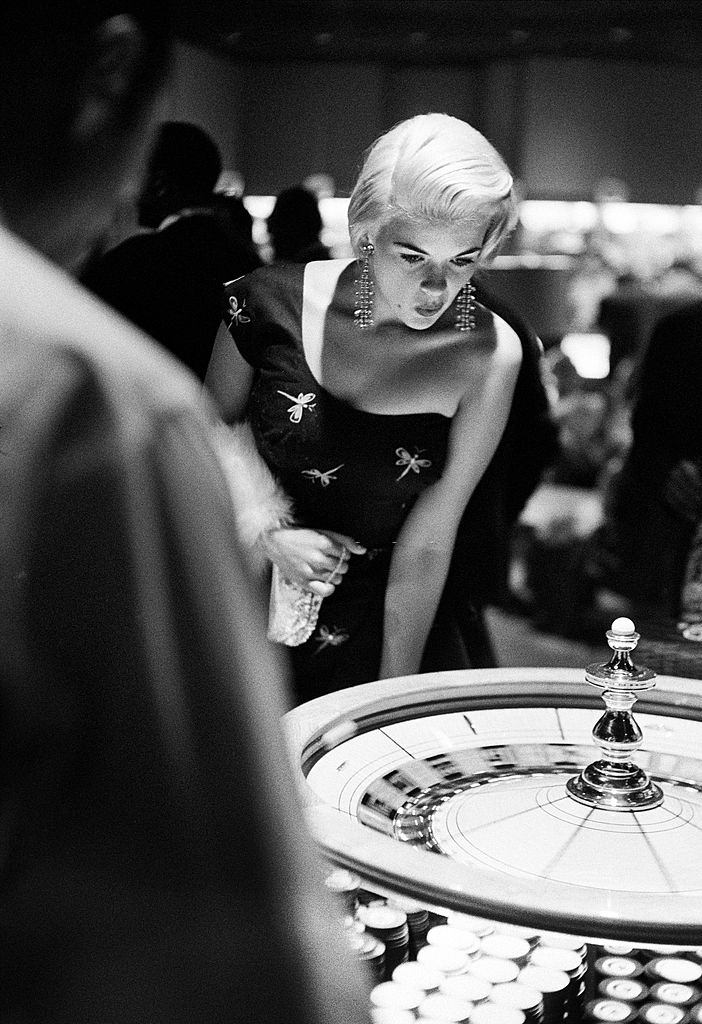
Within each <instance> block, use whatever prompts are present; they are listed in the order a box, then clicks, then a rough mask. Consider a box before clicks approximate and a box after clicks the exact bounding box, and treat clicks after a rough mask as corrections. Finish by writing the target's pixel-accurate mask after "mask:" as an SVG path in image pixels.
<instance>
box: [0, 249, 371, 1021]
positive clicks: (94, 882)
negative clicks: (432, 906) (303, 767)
mask: <svg viewBox="0 0 702 1024" xmlns="http://www.w3.org/2000/svg"><path fill="white" fill-rule="evenodd" d="M19 285H21V287H20V286H19ZM210 415H212V417H213V418H214V414H213V413H212V414H210V412H209V411H204V410H203V408H202V405H201V397H200V389H199V387H198V385H197V382H196V380H195V378H193V377H192V376H191V375H190V374H189V373H187V372H185V370H183V369H182V368H181V367H180V366H179V365H178V364H177V363H176V362H175V361H174V360H172V359H171V358H170V357H169V356H167V355H166V354H165V353H164V352H162V351H161V350H160V349H159V348H158V346H156V345H154V344H152V343H151V342H150V341H149V340H148V339H146V338H145V337H143V336H140V335H139V334H137V332H135V331H132V330H131V329H128V328H127V327H126V325H125V324H124V322H123V321H122V320H120V319H119V318H118V317H116V316H114V314H112V313H111V312H109V311H108V310H107V309H106V308H105V307H103V306H102V305H101V304H100V303H98V302H97V301H96V300H95V299H93V298H91V297H90V296H89V295H88V294H87V293H85V292H84V291H83V290H82V289H80V288H79V287H78V286H77V285H75V284H74V283H72V282H71V281H70V280H68V279H67V278H65V277H64V276H63V275H62V274H61V273H60V272H58V271H57V270H56V269H55V268H53V267H52V266H51V265H50V264H47V263H45V262H44V261H43V260H42V259H41V258H40V257H38V256H37V255H36V254H35V253H33V252H32V251H31V250H29V249H27V248H26V247H25V246H24V245H23V244H22V243H20V242H18V241H17V240H16V239H14V238H13V237H12V236H10V235H8V234H6V233H5V232H2V233H0V631H1V633H0V638H1V643H0V815H1V816H2V855H1V860H0V1018H2V1020H6V1021H18V1022H19V1021H29V1020H31V1021H33V1022H37V1024H39V1022H46V1024H49V1022H51V1024H68V1022H72V1024H95V1022H96V1021H100V1022H101V1024H117V1022H119V1024H143V1022H144V1021H149V1022H150V1024H161V1022H162V1024H193V1022H199V1021H202V1022H208V1024H217V1022H221V1024H224V1022H227V1024H232V1022H236V1021H240V1022H242V1024H244V1022H245V1024H250V1022H251V1021H256V1022H259V1024H260V1022H263V1021H265V1022H270V1024H273V1022H275V1024H279V1022H280V1021H282V1020H285V1021H291V1022H299V1024H303V1022H304V1024H310V1022H317V1024H322V1022H324V1024H329V1022H338V1024H342V1022H343V1024H347V1022H349V1021H360V1020H366V1019H367V1010H366V1006H367V994H366V989H365V986H364V985H363V984H362V982H361V980H360V977H359V975H358V974H357V973H356V971H355V964H354V963H353V962H350V959H349V955H348V952H347V950H346V949H345V948H344V947H343V945H342V944H341V943H342V940H341V932H340V928H339V927H338V926H337V923H336V919H335V918H334V916H333V914H332V913H331V910H330V907H329V906H328V904H327V902H326V894H325V893H324V891H323V886H322V885H321V884H320V877H321V872H320V865H319V863H318V861H317V857H316V855H315V852H314V851H313V850H312V849H311V848H310V844H309V841H308V839H307V836H306V834H305V828H304V823H303V821H302V820H301V814H300V810H299V806H298V803H297V800H296V794H295V793H294V792H293V790H292V787H291V782H290V775H291V773H290V771H289V765H288V762H287V755H286V753H285V747H284V743H283V737H282V733H281V730H280V727H279V718H280V715H281V714H282V712H283V711H284V710H285V709H286V707H287V704H288V702H287V692H286V690H285V689H284V675H283V671H282V666H281V663H280V662H279V660H278V657H277V655H276V653H275V652H274V650H273V648H272V645H270V644H268V643H267V642H266V641H265V638H264V623H263V610H262V606H261V595H260V594H259V593H258V592H257V591H256V589H255V587H254V585H253V584H252V582H251V581H250V580H249V578H248V576H247V573H246V572H245V570H244V568H243V563H242V560H241V558H240V555H239V550H238V546H237V544H236V543H235V541H234V536H235V527H234V518H233V510H232V508H231V503H230V498H229V494H228V491H227V489H226V485H225V483H224V481H223V478H222V476H221V473H220V470H219V465H218V463H217V461H216V458H215V456H214V455H213V452H212V449H211V447H210V444H209V436H208V435H209V426H208V421H209V416H210Z"/></svg>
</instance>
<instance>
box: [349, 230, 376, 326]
mask: <svg viewBox="0 0 702 1024" xmlns="http://www.w3.org/2000/svg"><path fill="white" fill-rule="evenodd" d="M374 252H375V246H374V245H373V243H372V242H364V243H363V245H362V246H361V253H362V259H361V275H360V277H358V278H356V280H355V281H354V286H355V289H356V308H355V309H354V311H353V315H354V318H355V319H354V323H355V325H356V327H358V329H359V330H361V331H363V330H365V329H366V328H367V327H372V326H373V294H374V289H373V279H372V278H371V275H370V258H371V256H372V255H373V253H374Z"/></svg>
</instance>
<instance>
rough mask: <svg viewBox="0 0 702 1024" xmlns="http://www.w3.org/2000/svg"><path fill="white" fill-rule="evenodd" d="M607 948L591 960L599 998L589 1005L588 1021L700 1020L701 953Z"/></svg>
mask: <svg viewBox="0 0 702 1024" xmlns="http://www.w3.org/2000/svg"><path fill="white" fill-rule="evenodd" d="M605 950H606V951H607V952H606V955H605V956H601V957H598V958H597V959H596V961H595V970H596V972H597V974H598V977H599V979H600V980H599V982H598V985H597V992H598V995H599V996H601V997H602V999H599V1000H593V1001H592V1002H591V1003H588V1019H589V1020H598V1021H602V1020H608V1021H609V1022H611V1024H619V1022H622V1024H628V1022H629V1021H630V1020H635V1021H636V1024H702V957H697V956H695V954H694V952H688V951H676V950H674V949H671V948H666V947H660V948H652V947H649V948H640V949H637V948H635V947H624V946H623V945H621V944H619V945H615V946H613V945H612V944H610V945H608V946H606V947H603V951H605ZM612 950H613V952H612ZM603 1002H604V1004H605V1005H604V1011H605V1015H604V1016H603V1014H602V1009H603V1006H602V1004H603ZM595 1011H596V1012H595Z"/></svg>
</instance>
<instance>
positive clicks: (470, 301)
mask: <svg viewBox="0 0 702 1024" xmlns="http://www.w3.org/2000/svg"><path fill="white" fill-rule="evenodd" d="M474 327H475V285H474V284H473V283H472V281H467V282H466V284H464V285H463V287H462V288H461V290H460V292H459V293H458V295H457V296H456V330H459V331H472V330H473V329H474Z"/></svg>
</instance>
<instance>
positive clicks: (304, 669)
mask: <svg viewBox="0 0 702 1024" xmlns="http://www.w3.org/2000/svg"><path fill="white" fill-rule="evenodd" d="M303 275H304V266H302V265H292V264H290V265H286V266H283V265H281V266H274V267H267V268H263V269H261V270H257V271H255V272H254V273H253V274H250V275H249V276H248V277H246V278H243V279H240V280H238V281H235V282H233V283H232V284H231V285H229V286H228V287H227V296H226V297H227V309H226V313H225V316H226V321H225V322H226V323H227V325H228V327H229V330H230V333H231V334H232V337H233V338H234V340H235V342H236V344H237V347H238V348H239V351H240V352H241V354H242V355H243V356H244V358H245V359H246V360H247V362H248V363H250V364H251V365H252V366H253V367H254V368H255V371H256V372H255V376H254V384H253V387H252V391H251V396H250V399H249V405H248V410H247V415H248V418H249V420H250V422H251V425H252V428H253V432H254V436H255V438H256V443H257V445H258V449H259V452H260V453H261V455H262V456H263V458H264V459H265V461H266V462H267V464H268V465H269V467H270V468H271V470H272V471H273V473H274V474H275V475H276V476H277V477H278V479H279V480H280V481H281V483H282V485H283V487H284V488H285V490H286V491H287V493H288V494H289V495H290V496H291V497H292V499H293V501H294V508H295V517H296V522H297V523H298V524H299V525H303V526H309V527H312V528H315V529H320V530H337V531H339V532H341V533H344V534H347V535H349V536H351V537H353V538H354V539H355V540H357V541H359V542H360V543H361V544H363V545H364V546H365V547H367V548H368V553H367V554H366V555H352V556H351V560H350V566H349V571H348V573H347V575H346V577H345V578H344V581H343V583H342V584H341V585H340V586H339V587H337V589H336V591H335V592H334V594H333V595H332V596H331V597H328V598H325V600H324V601H323V602H322V607H321V611H320V615H319V621H318V624H317V628H316V630H315V632H314V633H313V635H312V636H311V637H310V639H309V640H308V641H307V642H306V643H305V644H302V645H300V646H299V647H296V648H293V649H292V657H293V664H294V670H295V678H296V684H297V695H298V697H299V698H300V699H309V698H311V697H314V696H318V695H319V694H321V693H326V692H331V691H333V690H338V689H341V688H342V687H345V686H351V685H353V684H355V683H361V682H368V681H370V680H372V679H376V678H377V676H378V670H379V665H380V655H381V646H382V635H383V602H384V595H385V587H386V583H387V576H388V569H389V565H390V557H391V553H392V545H393V543H394V541H395V539H396V538H397V535H398V533H399V532H400V529H401V527H402V525H403V523H404V521H405V519H406V517H407V515H408V513H409V511H410V509H411V508H412V505H413V504H414V501H415V499H416V498H417V496H418V495H419V494H420V493H421V491H423V490H424V488H426V487H427V486H428V485H429V484H432V483H434V482H435V481H436V480H437V479H438V478H439V476H440V475H441V472H442V470H443V466H444V461H445V458H446V449H447V442H448V435H449V430H450V426H451V420H450V418H449V417H447V416H443V415H441V414H439V413H411V414H401V415H383V414H377V413H371V412H366V411H363V410H361V409H357V408H355V407H354V406H352V405H350V404H349V403H348V402H346V401H343V400H341V399H339V398H336V397H335V396H334V395H332V394H331V393H330V392H329V391H327V390H326V389H325V388H324V387H322V386H321V385H320V384H319V382H318V381H317V380H316V379H315V378H314V376H313V375H312V372H311V370H310V368H309V366H308V364H307V361H306V358H305V353H304V350H303V346H302V328H301V320H302V285H303ZM446 667H451V668H457V667H461V666H459V665H455V664H451V665H447V666H446Z"/></svg>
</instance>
